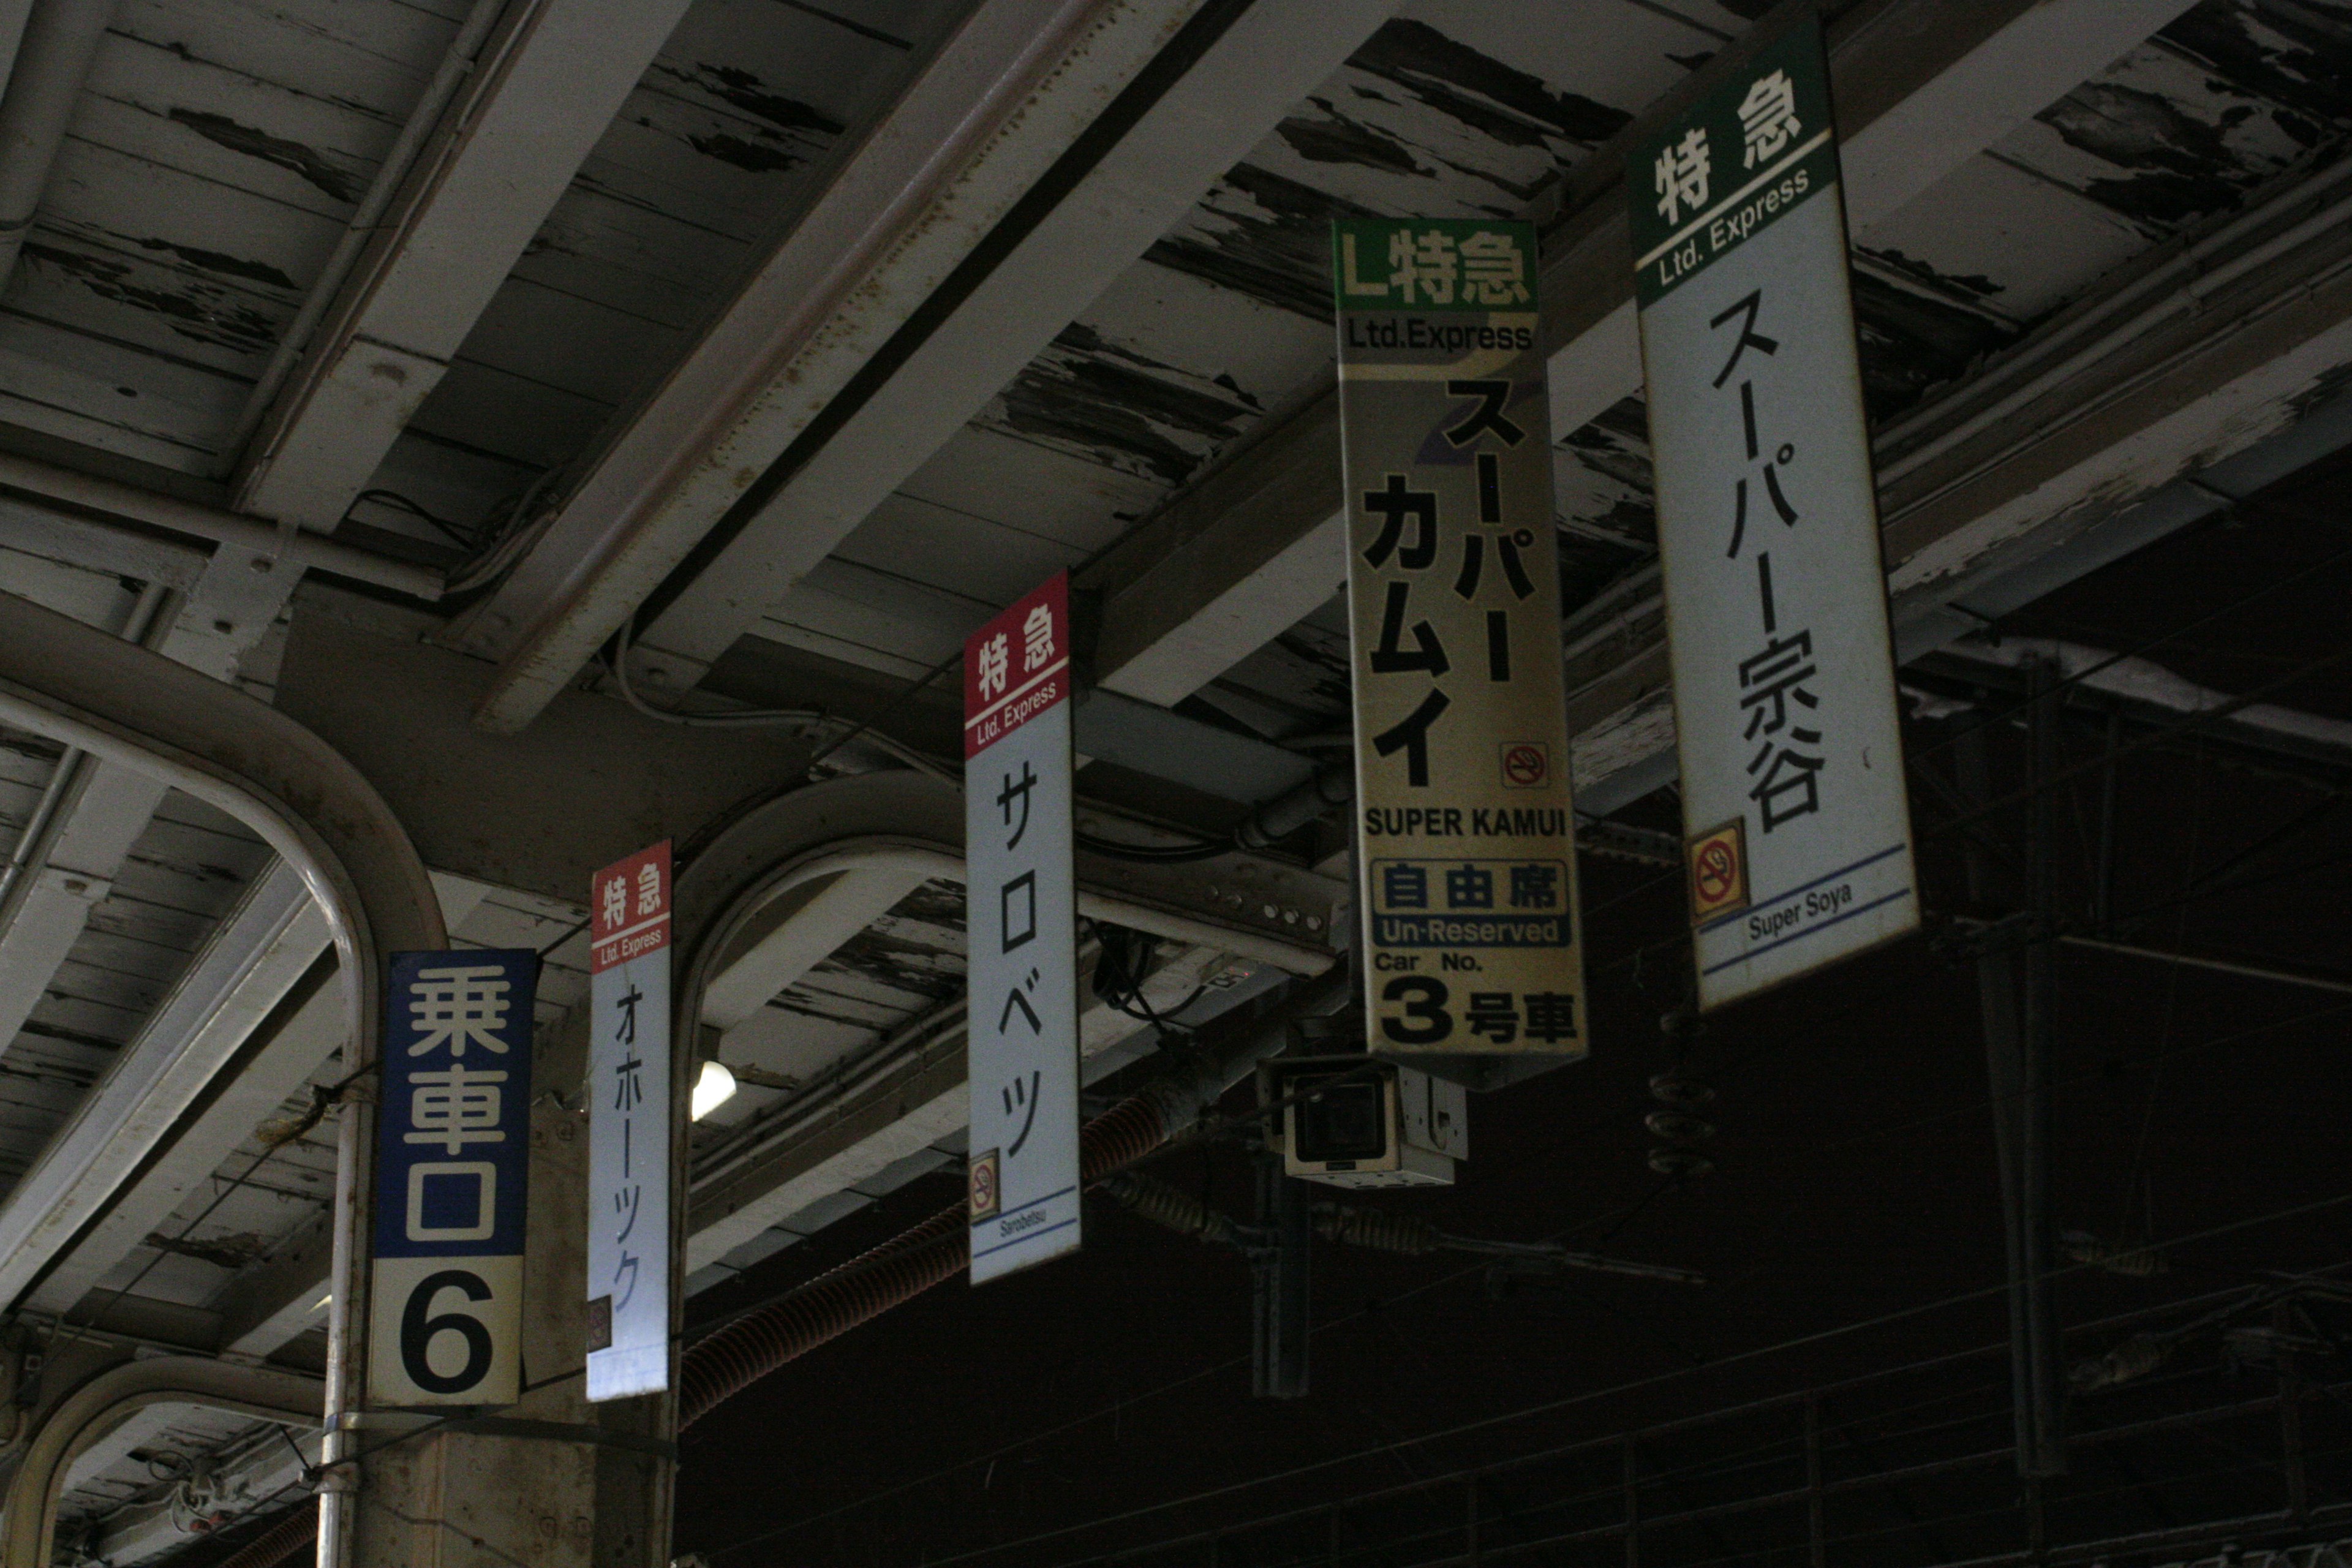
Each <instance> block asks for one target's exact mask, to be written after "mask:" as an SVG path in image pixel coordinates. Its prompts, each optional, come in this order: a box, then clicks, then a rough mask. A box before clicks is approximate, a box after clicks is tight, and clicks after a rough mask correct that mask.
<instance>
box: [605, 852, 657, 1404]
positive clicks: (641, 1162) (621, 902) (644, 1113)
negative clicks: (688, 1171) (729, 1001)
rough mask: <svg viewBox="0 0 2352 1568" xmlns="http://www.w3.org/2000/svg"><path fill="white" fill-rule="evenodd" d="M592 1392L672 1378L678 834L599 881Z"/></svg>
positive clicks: (625, 1390)
mask: <svg viewBox="0 0 2352 1568" xmlns="http://www.w3.org/2000/svg"><path fill="white" fill-rule="evenodd" d="M588 895H589V900H590V903H589V910H590V921H591V924H590V935H589V947H588V970H589V980H588V987H589V995H588V1006H589V1038H588V1086H587V1092H588V1397H589V1398H590V1399H591V1400H602V1399H622V1398H626V1397H627V1396H629V1395H631V1394H654V1393H657V1392H659V1391H660V1390H662V1389H664V1388H667V1387H668V1386H669V1346H670V1289H669V1270H670V1225H669V1207H670V1164H671V1161H670V1137H671V1105H670V1100H671V1065H670V1063H671V1058H670V1008H669V981H670V863H669V841H668V840H667V839H664V840H663V841H662V842H661V843H659V844H656V845H655V846H654V847H652V848H650V849H642V850H639V851H638V852H637V853H636V854H635V855H632V856H630V857H629V858H627V859H625V860H620V861H615V862H614V864H612V865H610V866H607V867H605V868H604V869H603V870H601V871H599V872H597V873H596V875H595V876H594V877H593V879H591V880H590V882H589V887H588Z"/></svg>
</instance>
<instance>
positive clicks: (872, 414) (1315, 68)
mask: <svg viewBox="0 0 2352 1568" xmlns="http://www.w3.org/2000/svg"><path fill="white" fill-rule="evenodd" d="M1392 8H1393V6H1392V3H1391V0H1349V3H1347V4H1333V3H1331V0H1319V3H1314V4H1309V3H1307V0H1290V3H1272V0H1261V4H1259V5H1255V6H1254V7H1253V8H1252V9H1251V10H1250V11H1249V12H1248V13H1246V14H1245V15H1244V16H1242V17H1241V18H1240V19H1239V20H1238V21H1236V22H1234V24H1233V26H1231V28H1230V29H1229V30H1228V31H1227V32H1226V33H1225V34H1224V35H1223V37H1220V38H1218V39H1217V41H1216V42H1215V43H1213V44H1212V45H1211V46H1210V47H1208V49H1207V50H1206V51H1205V52H1204V53H1203V54H1202V58H1201V59H1200V61H1199V63H1198V64H1196V65H1195V66H1193V68H1192V70H1191V71H1190V72H1188V73H1187V74H1186V75H1185V76H1184V77H1183V78H1182V79H1181V80H1179V81H1178V82H1177V83H1175V84H1174V85H1173V86H1172V87H1171V88H1170V89H1168V90H1167V91H1166V93H1165V94H1163V95H1162V96H1161V97H1160V100H1159V101H1158V102H1157V103H1155V104H1154V105H1153V106H1152V107H1151V108H1150V109H1149V110H1146V111H1145V113H1144V115H1143V116H1142V118H1141V119H1140V120H1139V122H1138V123H1137V124H1136V126H1135V127H1134V129H1133V130H1132V131H1130V132H1128V134H1127V135H1126V136H1125V137H1123V138H1122V139H1121V140H1120V142H1119V143H1118V146H1117V147H1115V148H1113V149H1112V150H1111V151H1110V152H1109V153H1107V154H1105V155H1104V157H1103V159H1102V160H1101V162H1100V163H1097V165H1096V166H1095V168H1094V170H1093V171H1092V172H1091V173H1090V174H1088V175H1087V177H1086V178H1085V179H1084V180H1082V181H1081V182H1080V183H1079V184H1078V185H1077V186H1076V189H1074V190H1073V191H1072V192H1071V193H1070V194H1069V195H1068V196H1066V198H1065V199H1064V200H1063V201H1062V203H1061V204H1060V205H1058V206H1056V207H1055V209H1054V211H1053V212H1052V213H1050V214H1048V215H1047V216H1045V218H1044V219H1043V220H1042V221H1041V222H1039V223H1038V225H1037V226H1035V227H1034V229H1032V230H1031V231H1030V232H1029V234H1028V235H1027V236H1026V237H1024V238H1023V239H1022V240H1021V242H1020V243H1019V244H1018V245H1017V246H1016V247H1014V248H1013V251H1012V253H1011V254H1010V255H1008V256H1007V257H1006V258H1004V260H1003V262H1001V263H1000V264H999V265H998V266H997V267H996V268H995V269H994V270H993V271H992V272H991V273H990V275H989V276H988V278H987V279H985V280H984V281H982V283H981V284H980V285H979V286H978V287H977V288H976V289H973V290H972V291H971V294H970V295H969V296H968V297H967V299H966V300H964V301H963V303H962V305H961V308H960V309H958V310H956V311H955V312H954V314H953V315H951V316H950V317H949V318H948V320H946V321H943V322H941V323H940V325H939V326H938V327H937V328H936V329H935V330H934V331H932V332H931V333H930V335H929V337H928V338H927V339H926V340H925V341H924V342H922V344H921V345H920V346H919V347H918V348H917V349H915V351H914V352H913V353H912V354H911V355H909V357H908V359H907V361H906V363H904V365H903V366H902V367H901V368H900V369H899V370H898V374H895V375H894V376H893V377H892V378H891V379H890V380H889V381H888V382H887V383H886V384H884V385H883V386H881V387H880V388H878V389H877V391H876V392H875V393H874V394H873V395H871V397H869V398H868V400H867V401H866V404H865V405H864V406H863V407H862V408H861V409H860V410H859V411H858V412H857V413H856V415H854V416H852V417H851V419H850V421H849V422H848V423H847V424H846V425H845V426H844V427H843V428H842V429H841V431H840V432H839V433H838V434H837V435H835V437H833V438H832V439H831V440H829V441H827V442H826V443H825V444H824V447H821V448H819V449H818V450H817V451H816V452H814V454H812V455H811V456H810V458H809V459H808V460H807V462H806V463H805V464H804V465H803V467H802V468H800V469H799V470H798V472H796V473H795V474H794V475H793V477H792V478H791V479H789V480H787V481H786V482H785V484H784V485H783V487H782V489H781V490H780V491H779V492H778V493H777V494H776V495H775V496H774V497H773V498H772V500H769V501H768V503H767V504H766V505H765V506H764V507H762V508H761V510H759V512H758V513H757V514H756V515H755V516H753V517H752V518H751V520H750V521H749V522H748V524H746V525H745V526H744V527H743V528H742V530H741V531H740V533H738V534H737V535H736V536H735V538H734V539H733V540H732V542H730V543H729V545H728V546H727V547H726V548H725V549H724V550H723V551H722V552H719V555H718V556H717V557H716V558H715V559H714V560H713V561H712V563H711V564H710V566H709V568H708V569H707V570H706V571H705V572H703V573H702V574H700V575H699V576H698V578H697V579H696V581H695V582H694V583H693V584H690V585H688V588H687V589H686V591H685V593H684V594H683V595H681V596H680V597H679V598H678V599H677V602H676V603H674V604H673V605H670V606H669V607H668V608H667V609H666V610H665V611H664V612H663V613H662V615H661V616H659V617H658V618H657V619H656V621H655V623H654V625H653V626H651V627H650V628H648V629H647V631H646V635H645V639H644V640H645V642H646V645H647V646H648V647H651V648H655V649H660V650H664V651H668V652H674V653H677V654H682V655H684V656H685V657H686V658H688V659H690V660H696V661H700V662H703V663H705V664H707V663H708V662H709V661H710V660H713V659H715V658H718V656H719V654H721V653H723V652H725V651H726V649H727V647H729V646H730V644H732V643H733V642H734V640H735V639H736V637H739V636H740V635H741V634H742V632H743V631H744V630H746V629H747V628H748V627H750V626H752V625H753V624H755V623H756V622H757V621H758V619H759V618H760V616H761V614H762V613H763V612H764V611H765V610H766V609H767V608H768V606H769V605H772V604H774V603H775V602H777V601H778V600H779V599H781V598H782V596H783V595H784V594H785V593H786V592H787V591H788V590H789V589H790V588H791V586H792V584H793V583H794V582H795V581H797V580H798V579H799V578H800V577H801V576H803V574H806V573H807V572H808V571H809V570H810V568H812V567H814V565H815V564H816V563H818V562H820V561H822V560H823V559H824V557H825V556H826V555H827V554H829V553H831V552H832V551H833V549H834V548H835V546H836V545H838V544H839V543H840V542H842V540H843V539H845V538H846V537H847V536H848V534H849V533H850V531H853V530H854V529H856V526H857V525H858V524H859V523H860V522H862V521H865V519H866V516H867V514H869V513H870V512H872V511H873V510H874V508H875V507H876V506H877V504H879V503H880V501H881V500H882V499H883V497H885V496H887V494H888V493H889V492H890V491H891V490H892V489H894V488H896V487H897V486H898V484H899V483H900V482H901V481H902V480H904V479H906V478H908V476H909V475H910V474H912V473H913V472H914V471H915V469H916V468H919V466H920V465H921V463H922V461H923V460H924V459H925V458H929V456H930V455H931V454H932V453H933V452H936V451H938V450H939V449H940V447H942V446H943V445H945V444H946V442H947V441H948V439H949V438H950V437H952V436H953V435H954V434H955V432H956V431H957V430H958V429H959V428H961V426H963V425H964V424H965V423H966V422H967V421H968V420H970V419H971V417H972V416H974V415H975V414H977V413H979V412H980V411H981V409H982V407H984V406H985V405H987V404H988V402H989V400H990V399H991V398H992V397H993V396H994V395H996V393H997V391H998V389H999V388H1000V387H1002V386H1003V385H1004V384H1006V383H1007V382H1009V381H1011V380H1012V379H1013V377H1014V376H1015V375H1017V374H1019V373H1020V372H1021V370H1022V369H1023V367H1024V365H1026V364H1028V363H1029V362H1030V361H1031V360H1032V359H1033V358H1034V356H1035V355H1036V354H1037V353H1038V352H1039V351H1040V350H1042V349H1044V348H1045V346H1046V344H1047V343H1048V342H1051V341H1052V340H1053V338H1054V336H1055V333H1057V332H1059V331H1061V330H1062V329H1063V328H1064V327H1066V326H1067V325H1068V324H1069V322H1070V321H1072V319H1073V318H1075V317H1076V315H1077V314H1078V313H1079V312H1080V311H1081V310H1084V309H1085V308H1086V307H1087V304H1088V303H1090V302H1091V301H1093V300H1095V299H1097V297H1098V296H1100V295H1101V294H1102V293H1103V291H1104V290H1105V289H1108V288H1109V287H1110V285H1111V284H1112V283H1114V282H1115V281H1117V279H1118V277H1119V275H1120V274H1121V273H1123V272H1125V271H1126V270H1127V269H1128V268H1129V266H1131V265H1132V264H1133V263H1134V261H1135V260H1136V258H1139V257H1140V256H1141V255H1142V254H1143V252H1144V251H1145V250H1146V249H1147V248H1149V247H1150V245H1151V242H1152V241H1153V240H1155V239H1157V238H1159V237H1160V235H1162V234H1164V233H1166V232H1167V231H1168V229H1169V227H1170V226H1171V225H1173V224H1174V223H1175V222H1177V220H1178V219H1180V218H1181V216H1183V215H1184V213H1185V212H1187V211H1188V210H1190V208H1191V207H1192V203H1193V202H1194V201H1195V200H1196V199H1197V198H1198V196H1199V195H1200V193H1201V192H1202V190H1204V189H1205V188H1207V186H1208V184H1210V182H1211V181H1213V180H1214V179H1215V178H1216V177H1217V176H1218V175H1219V174H1223V172H1224V171H1225V170H1226V169H1228V168H1230V167H1231V166H1232V165H1233V163H1234V162H1235V161H1236V160H1237V159H1239V158H1240V157H1241V156H1242V155H1243V154H1244V153H1247V152H1248V151H1249V150H1250V148H1251V147H1252V145H1253V144H1255V142H1256V141H1257V140H1258V138H1259V137H1260V136H1262V135H1263V134H1264V133H1265V131H1266V130H1267V129H1268V128H1270V127H1271V126H1273V125H1274V124H1275V123H1276V121H1280V120H1281V119H1282V118H1283V117H1284V116H1285V115H1286V114H1287V113H1289V111H1290V110H1291V109H1292V107H1293V106H1294V105H1295V104H1296V103H1297V100H1299V98H1300V97H1301V96H1303V95H1304V94H1306V93H1307V92H1308V91H1310V90H1312V89H1314V88H1315V87H1316V86H1317V85H1318V83H1320V82H1322V81H1323V80H1324V79H1326V78H1328V76H1330V74H1331V73H1332V72H1333V70H1335V69H1336V68H1338V67H1339V64H1340V63H1341V62H1342V61H1343V60H1344V59H1345V58H1347V56H1348V55H1349V52H1350V51H1351V50H1353V49H1354V48H1355V47H1356V46H1357V45H1359V44H1360V43H1361V42H1362V41H1363V40H1364V39H1365V38H1366V37H1369V36H1370V34H1371V32H1372V31H1373V30H1374V29H1375V28H1376V27H1378V26H1380V24H1381V22H1382V21H1383V20H1385V19H1386V18H1387V16H1388V14H1389V12H1390V11H1391V9H1392Z"/></svg>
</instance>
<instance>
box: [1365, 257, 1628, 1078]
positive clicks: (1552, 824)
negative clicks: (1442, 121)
mask: <svg viewBox="0 0 2352 1568" xmlns="http://www.w3.org/2000/svg"><path fill="white" fill-rule="evenodd" d="M1332 260H1333V266H1334V272H1335V278H1334V287H1335V292H1336V303H1337V306H1338V315H1339V417H1340V426H1341V431H1342V447H1343V453H1344V468H1345V476H1346V486H1347V494H1348V530H1349V551H1348V605H1349V620H1350V624H1351V628H1352V647H1353V656H1352V657H1353V662H1354V678H1355V679H1354V685H1355V721H1356V803H1357V807H1358V818H1357V825H1356V827H1357V833H1358V835H1359V837H1358V847H1359V849H1360V855H1359V857H1358V861H1359V868H1360V872H1359V874H1360V885H1359V887H1358V889H1357V896H1358V898H1359V900H1360V907H1361V908H1362V910H1363V911H1364V918H1363V920H1362V921H1361V929H1362V931H1363V935H1364V941H1365V951H1366V952H1368V953H1369V955H1370V964H1369V967H1368V969H1367V971H1366V973H1365V992H1364V994H1365V1005H1366V1007H1367V1010H1368V1016H1367V1019H1366V1027H1367V1030H1368V1033H1369V1037H1370V1044H1371V1047H1372V1049H1374V1050H1377V1051H1381V1052H1389V1053H1397V1052H1431V1053H1444V1054H1464V1055H1468V1054H1486V1053H1493V1052H1517V1051H1542V1052H1557V1053H1560V1054H1563V1055H1581V1054H1582V1053H1583V1052H1584V1050H1585V1048H1586V1044H1585V1036H1584V1008H1583V988H1584V970H1583V955H1582V948H1581V944H1580V932H1579V931H1578V929H1577V913H1576V910H1577V901H1576V837H1575V825H1576V813H1575V811H1574V809H1573V806H1572V804H1571V802H1570V796H1569V751H1568V725H1567V710H1566V694H1565V692H1564V691H1563V689H1562V674H1561V666H1560V645H1559V542H1558V539H1557V536H1556V535H1555V534H1554V532H1553V522H1552V496H1551V435H1550V418H1549V403H1548V399H1547V396H1546V393H1545V386H1544V361H1543V355H1542V353H1541V352H1540V350H1539V348H1538V343H1537V339H1536V326H1537V317H1536V297H1535V281H1536V244H1535V231H1534V229H1533V228H1532V227H1531V226H1528V225H1527V224H1520V223H1504V222H1486V221H1460V220H1438V219H1414V220H1411V221H1406V220H1391V219H1378V218H1367V219H1345V220H1341V221H1340V222H1338V223H1336V224H1334V225H1333V228H1332Z"/></svg>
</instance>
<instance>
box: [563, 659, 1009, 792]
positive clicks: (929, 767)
mask: <svg viewBox="0 0 2352 1568" xmlns="http://www.w3.org/2000/svg"><path fill="white" fill-rule="evenodd" d="M613 635H614V652H613V653H612V655H611V656H610V657H608V658H605V660H604V668H605V670H606V671H607V672H608V673H609V674H610V675H611V676H612V678H613V685H614V689H617V690H618V691H619V692H620V694H621V700H623V701H624V702H626V703H627V704H628V705H629V706H630V707H632V708H634V709H635V710H637V711H638V712H640V713H642V714H644V715H645V716H646V718H648V719H652V720H656V721H659V722H661V723H664V724H676V725H677V726H679V727H680V728H682V729H695V730H749V729H761V728H765V727H767V726H771V725H782V726H785V727H788V728H794V729H798V730H800V731H802V732H803V733H808V732H811V731H815V730H818V729H821V728H823V727H824V726H825V725H827V724H838V723H842V722H845V721H843V720H841V719H839V718H836V717H835V716H833V715H831V714H828V713H826V712H825V711H824V710H822V709H816V708H772V709H746V710H739V711H736V712H731V713H672V712H669V711H667V710H664V709H660V708H656V707H655V706H653V704H651V703H649V702H647V701H646V700H644V699H643V698H641V697H639V696H638V695H637V693H636V689H635V687H633V686H631V685H630V684H629V623H628V622H627V621H623V622H622V623H621V626H620V629H619V630H618V631H616V632H614V634H613ZM852 733H854V734H855V733H862V734H863V735H864V736H865V737H866V739H867V740H868V741H870V742H872V743H873V744H874V745H875V747H876V748H877V749H878V750H880V751H883V752H888V753H889V754H890V755H891V756H893V757H895V758H897V759H898V761H899V762H902V763H906V764H907V765H908V767H910V768H914V769H916V770H917V771H918V772H920V773H929V774H930V775H931V776H932V777H933V778H936V779H942V780H945V781H946V782H947V783H949V784H956V785H958V786H961V784H962V783H963V781H962V779H961V778H960V777H958V776H956V775H955V774H952V773H949V772H948V770H947V769H945V768H943V767H941V766H940V764H939V763H936V762H934V761H932V760H931V759H930V758H929V757H927V756H925V755H924V754H923V753H922V752H919V751H917V750H915V748H913V747H912V746H909V745H908V744H906V743H905V742H901V741H896V740H893V739H891V738H890V737H889V736H887V735H886V734H884V733H882V731H879V730H873V729H868V728H866V726H865V725H863V724H861V725H859V726H858V727H857V729H856V730H855V731H852ZM847 739H848V737H847V736H845V737H843V740H842V741H836V742H834V743H833V744H831V745H828V746H826V747H825V748H824V750H823V751H820V752H817V753H816V754H815V756H813V757H811V758H810V759H809V762H810V765H811V766H812V767H814V765H815V764H816V763H817V762H818V761H819V760H821V759H823V758H824V757H826V756H829V755H831V754H832V753H833V752H835V751H838V750H839V749H840V748H841V746H842V744H843V743H844V742H845V741H846V740H847Z"/></svg>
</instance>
